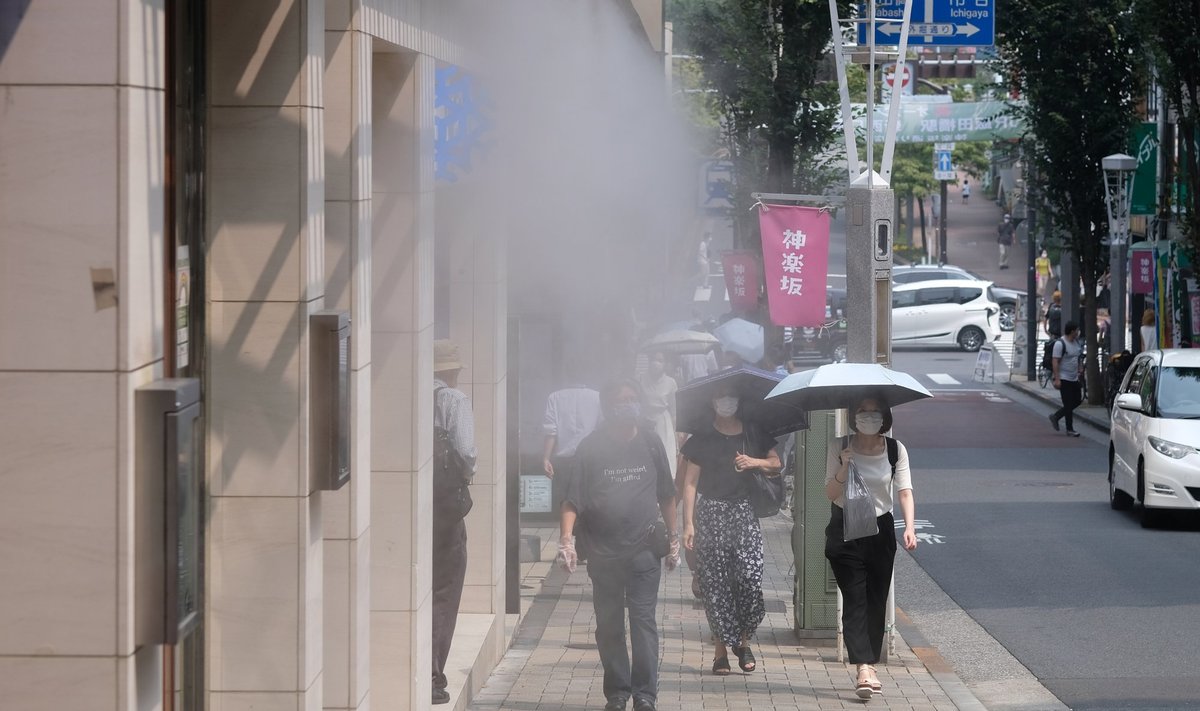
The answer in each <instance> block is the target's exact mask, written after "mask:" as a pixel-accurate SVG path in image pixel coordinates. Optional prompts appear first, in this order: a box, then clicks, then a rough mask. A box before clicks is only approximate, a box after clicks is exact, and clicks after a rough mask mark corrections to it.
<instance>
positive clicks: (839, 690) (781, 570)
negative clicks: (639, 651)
mask: <svg viewBox="0 0 1200 711" xmlns="http://www.w3.org/2000/svg"><path fill="white" fill-rule="evenodd" d="M537 533H539V534H540V535H541V537H542V541H543V542H544V544H545V545H544V549H543V554H542V561H543V562H541V563H536V564H526V565H525V566H524V569H523V573H524V580H523V581H522V588H523V590H522V592H523V593H525V594H524V595H523V599H522V602H523V606H522V607H523V619H522V622H521V627H520V628H519V629H518V631H517V635H516V639H515V640H514V643H513V646H512V648H511V649H510V650H509V652H508V654H507V655H506V656H505V657H504V660H503V661H502V662H501V663H500V665H499V666H498V667H497V668H496V669H495V671H494V672H493V673H492V675H491V677H490V678H489V679H488V682H487V684H486V685H485V686H484V688H483V689H482V690H481V691H480V693H479V694H478V695H477V696H476V698H475V700H474V702H473V703H472V705H471V707H470V708H472V709H514V710H521V711H542V710H549V709H556V710H557V709H568V710H576V709H578V710H583V709H600V708H603V706H604V695H603V693H602V691H601V687H602V672H601V669H600V660H599V657H598V655H597V652H596V649H595V645H594V640H593V638H592V633H593V627H592V600H591V583H590V581H589V580H588V577H587V572H586V570H584V569H583V568H582V567H581V568H580V569H579V570H577V571H576V572H575V573H574V574H572V575H567V574H566V573H565V572H563V571H561V570H558V569H557V568H556V567H554V566H552V565H551V564H550V563H549V561H550V560H551V557H552V555H553V551H554V542H555V541H557V530H556V529H551V528H545V529H541V530H539V531H537ZM763 533H764V538H765V540H766V554H767V555H766V557H767V565H766V574H765V576H764V577H765V580H764V583H763V588H764V590H763V592H764V596H765V598H766V602H767V618H766V620H765V621H764V623H763V625H762V627H760V628H759V632H758V638H757V640H756V641H755V642H754V643H753V646H754V650H755V655H756V656H757V658H758V668H759V670H758V671H757V672H754V673H752V674H740V673H736V674H731V675H730V676H727V677H717V676H713V675H712V674H711V673H710V671H709V669H710V667H711V664H712V647H711V645H709V643H708V625H707V623H706V621H705V618H704V610H703V608H702V607H701V606H700V604H699V603H698V602H697V601H695V600H694V599H693V598H692V595H691V589H690V585H691V573H690V571H688V570H687V569H686V567H684V568H681V569H680V570H678V571H676V572H673V573H666V572H664V574H663V582H662V587H661V590H660V593H659V595H660V596H659V605H658V616H659V624H660V644H661V648H662V654H661V667H660V672H659V677H660V678H659V684H660V688H659V700H658V707H659V708H660V709H664V710H665V709H671V710H674V709H697V710H699V709H710V708H712V709H715V708H722V709H754V710H755V711H768V710H779V711H782V710H785V709H786V710H788V711H795V710H798V709H842V708H854V709H861V708H863V706H864V702H862V701H861V700H859V699H858V698H857V697H855V696H854V693H853V691H852V688H851V687H852V683H853V676H854V670H853V667H851V666H849V665H847V664H843V663H840V662H838V661H837V651H836V649H835V648H834V647H832V646H828V647H816V646H800V645H799V644H798V640H797V638H796V636H795V634H794V633H793V632H792V625H793V618H792V554H791V548H790V533H791V521H789V520H787V519H786V518H783V517H777V518H775V519H771V520H768V521H764V522H763ZM896 643H897V647H898V649H897V651H896V653H895V654H894V655H893V656H892V661H891V663H890V664H887V665H880V666H879V667H877V669H878V672H879V677H880V680H881V681H882V682H883V685H884V694H883V696H882V697H876V698H875V699H873V700H872V701H870V702H869V703H868V704H867V705H868V706H869V707H870V708H875V709H894V710H896V711H900V710H910V709H911V710H917V709H922V710H926V709H927V710H930V711H941V710H943V709H945V710H951V709H956V708H957V707H956V706H955V704H954V703H953V702H952V701H951V698H950V696H949V695H948V694H947V692H946V690H944V689H943V687H942V685H941V684H940V683H939V681H938V680H937V679H935V678H934V675H933V673H931V672H930V671H929V670H928V669H927V668H926V667H925V665H924V664H922V662H921V661H920V660H919V659H918V658H917V656H916V654H915V653H914V652H913V651H912V649H910V648H909V647H908V645H907V644H905V642H904V640H902V639H901V638H900V637H899V636H897V638H896ZM735 671H736V667H735ZM939 676H940V677H941V678H945V672H944V670H943V671H942V672H941V673H940V674H939ZM954 683H955V682H954V680H951V684H952V685H954ZM958 686H961V685H958ZM956 698H958V697H956ZM969 701H971V702H973V701H974V699H973V698H971V699H969ZM967 705H968V706H970V707H972V708H982V707H981V706H979V705H978V702H974V704H967Z"/></svg>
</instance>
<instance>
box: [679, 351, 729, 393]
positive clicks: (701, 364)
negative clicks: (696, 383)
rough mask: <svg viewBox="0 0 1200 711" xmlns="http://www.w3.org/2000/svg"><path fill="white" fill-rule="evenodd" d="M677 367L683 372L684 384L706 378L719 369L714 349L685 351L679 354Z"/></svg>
mask: <svg viewBox="0 0 1200 711" xmlns="http://www.w3.org/2000/svg"><path fill="white" fill-rule="evenodd" d="M679 368H680V370H681V371H682V372H683V379H684V381H685V382H684V385H687V384H688V383H690V382H692V381H693V380H699V379H700V378H706V377H708V376H710V375H712V374H713V373H715V372H717V371H718V370H720V369H721V365H720V364H719V363H718V362H717V354H716V352H715V349H713V350H709V351H708V352H706V353H685V354H683V355H681V356H679Z"/></svg>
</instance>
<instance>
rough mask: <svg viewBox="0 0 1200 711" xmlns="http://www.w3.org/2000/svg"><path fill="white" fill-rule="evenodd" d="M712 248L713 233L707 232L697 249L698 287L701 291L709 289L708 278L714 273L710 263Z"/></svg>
mask: <svg viewBox="0 0 1200 711" xmlns="http://www.w3.org/2000/svg"><path fill="white" fill-rule="evenodd" d="M711 247H712V233H711V232H705V233H704V236H703V237H701V238H700V244H699V245H698V246H697V248H696V286H697V287H699V288H701V289H704V288H706V287H708V277H709V275H710V274H711V273H712V264H711V262H710V261H709V259H710V256H709V250H710V248H711Z"/></svg>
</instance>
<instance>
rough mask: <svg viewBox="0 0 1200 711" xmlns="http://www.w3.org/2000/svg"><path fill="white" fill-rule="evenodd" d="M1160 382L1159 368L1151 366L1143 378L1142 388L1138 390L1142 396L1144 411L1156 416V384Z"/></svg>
mask: <svg viewBox="0 0 1200 711" xmlns="http://www.w3.org/2000/svg"><path fill="white" fill-rule="evenodd" d="M1156 382H1158V367H1157V366H1150V368H1148V369H1147V370H1146V377H1144V378H1142V382H1141V388H1139V389H1138V395H1141V396H1142V410H1144V411H1145V412H1147V413H1148V414H1150V415H1151V416H1152V417H1153V416H1154V384H1155V383H1156Z"/></svg>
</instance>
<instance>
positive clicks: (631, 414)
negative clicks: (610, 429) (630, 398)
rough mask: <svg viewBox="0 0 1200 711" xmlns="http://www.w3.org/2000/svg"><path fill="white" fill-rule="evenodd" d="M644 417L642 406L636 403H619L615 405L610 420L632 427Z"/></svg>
mask: <svg viewBox="0 0 1200 711" xmlns="http://www.w3.org/2000/svg"><path fill="white" fill-rule="evenodd" d="M641 416H642V406H641V405H639V404H637V403H636V402H618V403H617V404H616V405H613V408H612V413H611V414H610V415H609V419H611V420H613V421H614V422H620V423H622V424H626V425H631V424H634V423H636V422H637V421H638V419H639V418H641Z"/></svg>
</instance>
